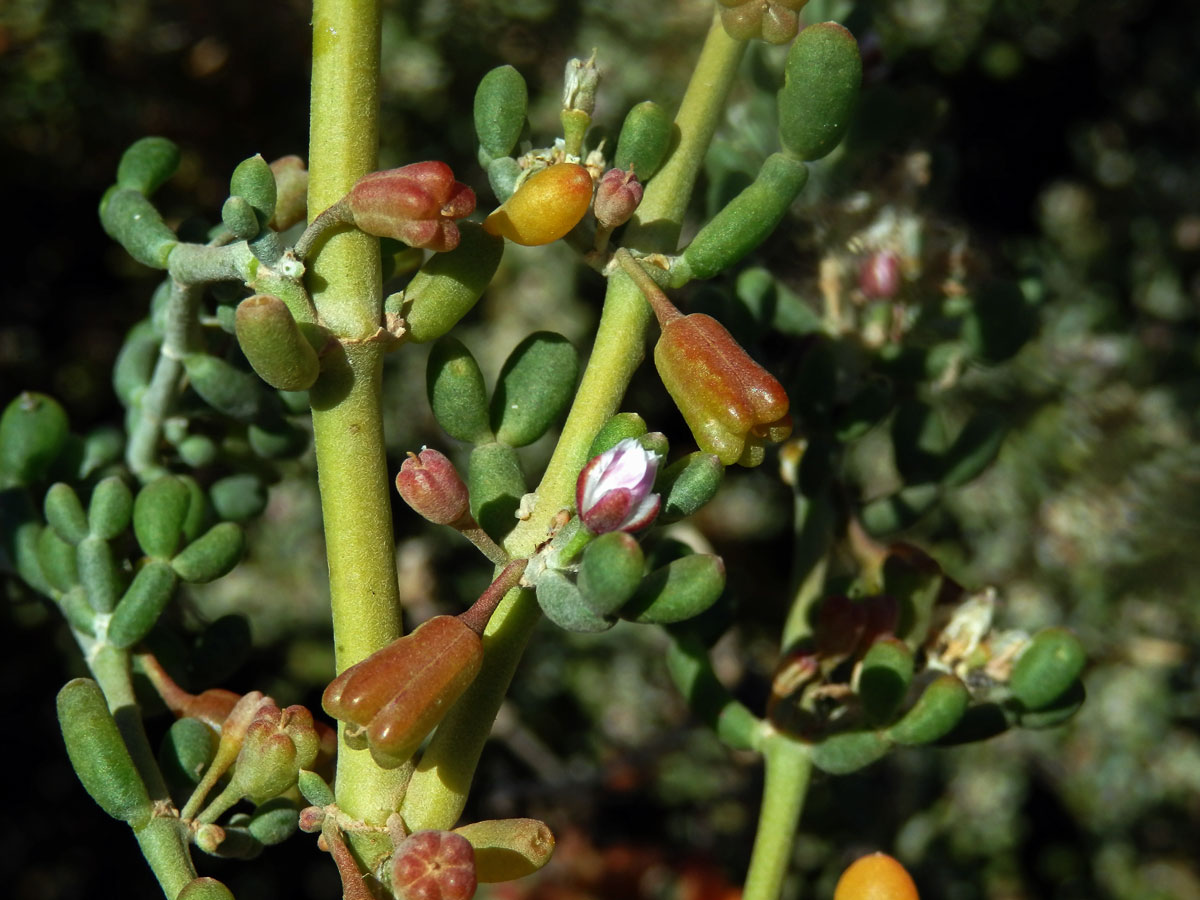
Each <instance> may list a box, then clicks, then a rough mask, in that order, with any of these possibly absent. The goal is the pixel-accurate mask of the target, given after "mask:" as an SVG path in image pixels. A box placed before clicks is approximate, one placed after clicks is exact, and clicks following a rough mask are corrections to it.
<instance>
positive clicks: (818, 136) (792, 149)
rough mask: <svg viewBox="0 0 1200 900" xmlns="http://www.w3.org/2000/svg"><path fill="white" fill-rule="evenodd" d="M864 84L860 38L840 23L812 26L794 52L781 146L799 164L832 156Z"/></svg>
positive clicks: (784, 92)
mask: <svg viewBox="0 0 1200 900" xmlns="http://www.w3.org/2000/svg"><path fill="white" fill-rule="evenodd" d="M861 84H862V59H860V58H859V54H858V43H857V42H856V41H855V40H854V35H852V34H851V33H850V32H849V31H847V30H846V29H845V28H843V27H842V26H841V25H838V24H837V23H836V22H822V23H820V24H817V25H809V26H808V27H807V28H805V29H804V30H803V31H801V32H800V34H799V35H798V36H797V37H796V40H795V42H794V43H793V44H792V47H791V49H790V50H789V51H788V58H787V66H786V68H785V69H784V81H783V87H782V88H780V90H779V96H778V101H779V140H780V142H781V143H782V144H783V147H784V149H785V150H786V151H787V152H788V153H790V154H792V155H793V156H795V157H797V158H799V159H805V160H814V159H820V158H821V157H823V156H825V155H826V154H828V153H829V152H830V151H832V150H833V148H834V147H836V146H837V145H838V142H840V141H841V139H842V135H844V134H845V132H846V128H847V127H848V126H849V124H850V119H851V116H852V115H853V114H854V107H855V106H856V105H857V104H858V91H859V87H860V85H861Z"/></svg>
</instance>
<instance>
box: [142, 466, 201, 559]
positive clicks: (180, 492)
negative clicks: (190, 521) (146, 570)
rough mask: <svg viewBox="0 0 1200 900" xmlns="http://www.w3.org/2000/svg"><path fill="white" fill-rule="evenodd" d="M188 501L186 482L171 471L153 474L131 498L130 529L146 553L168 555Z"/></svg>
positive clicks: (177, 538)
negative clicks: (131, 514) (170, 472)
mask: <svg viewBox="0 0 1200 900" xmlns="http://www.w3.org/2000/svg"><path fill="white" fill-rule="evenodd" d="M191 504H192V492H191V491H190V490H189V488H188V485H187V483H186V482H184V481H183V479H181V478H177V477H175V476H174V475H163V476H162V477H161V478H156V479H155V480H154V481H152V482H150V483H149V484H148V485H146V486H145V487H143V488H142V489H141V490H140V491H138V495H137V499H135V500H134V502H133V533H134V535H135V536H136V537H137V541H138V545H139V546H140V547H141V548H142V552H143V553H145V554H146V555H147V556H152V557H158V558H162V559H170V558H171V557H172V556H174V555H175V552H176V551H177V550H178V549H179V543H180V540H181V539H182V538H183V530H184V524H185V522H186V520H187V518H188V512H189V508H190V506H191Z"/></svg>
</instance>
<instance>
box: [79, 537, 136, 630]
mask: <svg viewBox="0 0 1200 900" xmlns="http://www.w3.org/2000/svg"><path fill="white" fill-rule="evenodd" d="M76 560H77V562H78V565H79V581H80V583H81V584H82V585H83V587H84V589H85V590H86V592H87V599H88V603H89V604H90V605H91V607H92V609H94V610H95V611H96V612H101V613H107V612H112V611H113V607H115V606H116V605H117V599H118V598H119V597H120V596H121V594H122V593H124V591H125V587H126V585H125V578H124V576H123V575H122V573H121V570H120V569H119V568H117V560H116V557H115V556H114V555H113V550H112V547H111V546H109V543H108V541H106V540H104V538H100V537H96V536H95V535H90V536H88V537H86V538H84V539H83V540H82V541H80V542H79V546H78V547H77V548H76Z"/></svg>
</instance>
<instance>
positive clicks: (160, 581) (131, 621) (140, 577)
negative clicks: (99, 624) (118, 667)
mask: <svg viewBox="0 0 1200 900" xmlns="http://www.w3.org/2000/svg"><path fill="white" fill-rule="evenodd" d="M176 581H177V578H176V576H175V570H174V569H172V568H171V564H170V563H167V562H164V561H163V560H161V559H152V560H150V562H148V563H146V565H144V566H142V568H141V569H140V570H139V571H138V573H137V574H136V575H134V576H133V582H132V583H131V584H130V585H129V587H128V588H127V589H126V590H125V594H124V595H123V596H122V597H121V599H120V600H119V601H117V607H116V609H115V610H113V615H112V619H111V620H110V621H109V623H108V640H109V643H111V644H112V645H113V646H114V647H118V648H120V649H122V650H124V649H125V648H127V647H132V646H133V645H134V644H136V643H137V642H138V641H140V640H141V639H142V638H144V637H145V636H146V635H148V634H149V633H150V629H151V628H153V627H154V624H155V623H156V622H157V621H158V619H159V616H161V615H162V613H163V610H164V609H166V608H167V604H168V603H169V602H170V601H171V595H172V594H174V593H175V584H176Z"/></svg>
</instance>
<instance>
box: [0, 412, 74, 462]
mask: <svg viewBox="0 0 1200 900" xmlns="http://www.w3.org/2000/svg"><path fill="white" fill-rule="evenodd" d="M67 427H68V426H67V414H66V413H65V412H63V408H62V407H61V406H59V405H58V401H57V400H55V399H54V398H53V397H47V396H46V395H45V394H35V393H32V392H29V391H26V392H25V393H23V394H21V395H20V396H18V397H16V398H14V399H13V400H12V401H11V402H10V403H9V404H8V406H6V407H5V408H4V414H3V416H0V481H5V482H10V483H12V482H15V483H17V484H32V483H33V482H36V481H40V480H41V479H43V478H45V477H46V473H47V472H48V471H49V469H50V466H51V465H52V464H53V463H54V461H55V460H56V459H57V458H58V455H59V453H60V452H61V451H62V449H63V447H64V446H65V445H66V442H67V435H68V431H67Z"/></svg>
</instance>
